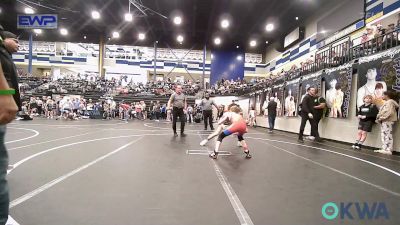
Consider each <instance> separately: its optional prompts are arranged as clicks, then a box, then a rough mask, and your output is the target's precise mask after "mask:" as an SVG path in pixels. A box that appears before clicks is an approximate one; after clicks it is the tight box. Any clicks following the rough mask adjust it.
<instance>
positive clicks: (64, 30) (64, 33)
mask: <svg viewBox="0 0 400 225" xmlns="http://www.w3.org/2000/svg"><path fill="white" fill-rule="evenodd" d="M60 34H61V35H68V30H67V29H65V28H61V29H60Z"/></svg>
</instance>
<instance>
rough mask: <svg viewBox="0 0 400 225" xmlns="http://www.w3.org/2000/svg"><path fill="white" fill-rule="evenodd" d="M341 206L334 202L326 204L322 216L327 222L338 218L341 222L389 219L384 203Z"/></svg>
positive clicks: (349, 203)
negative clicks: (347, 220)
mask: <svg viewBox="0 0 400 225" xmlns="http://www.w3.org/2000/svg"><path fill="white" fill-rule="evenodd" d="M339 206H340V207H338V205H337V204H336V203H334V202H328V203H325V204H324V205H323V206H322V210H321V213H322V216H323V217H324V218H325V219H327V220H334V219H336V218H337V217H338V216H340V219H341V220H344V219H349V220H353V219H360V220H378V219H386V220H388V219H389V212H388V210H387V208H386V205H385V203H383V202H374V203H372V205H371V204H368V203H366V202H363V203H359V202H347V203H345V202H341V203H340V204H339Z"/></svg>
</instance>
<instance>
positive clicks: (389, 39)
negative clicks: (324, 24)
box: [300, 30, 400, 75]
mask: <svg viewBox="0 0 400 225" xmlns="http://www.w3.org/2000/svg"><path fill="white" fill-rule="evenodd" d="M399 35H400V31H399V30H395V31H392V32H389V33H386V34H384V35H380V36H377V37H375V38H373V39H370V40H368V41H360V39H361V38H362V37H360V38H357V39H355V40H353V41H350V39H349V38H346V39H347V40H345V39H342V40H340V41H338V42H336V43H333V44H331V45H330V46H328V47H327V49H326V50H323V51H320V52H317V54H316V55H315V58H314V62H313V63H308V64H306V65H304V66H303V67H302V68H301V69H300V70H301V75H306V74H309V73H313V72H317V71H319V70H322V69H327V68H332V67H337V66H340V65H343V64H345V63H348V62H351V61H353V60H355V59H358V58H361V57H364V56H368V55H373V54H376V53H378V52H382V51H386V50H388V49H390V48H393V47H396V46H399V44H400V37H399ZM357 42H361V43H360V44H357V45H355V44H354V43H357Z"/></svg>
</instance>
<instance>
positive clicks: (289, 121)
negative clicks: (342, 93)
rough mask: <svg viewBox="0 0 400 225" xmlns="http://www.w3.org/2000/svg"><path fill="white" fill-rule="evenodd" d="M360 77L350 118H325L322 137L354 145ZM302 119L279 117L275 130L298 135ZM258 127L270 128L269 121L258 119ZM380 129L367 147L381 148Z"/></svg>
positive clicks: (398, 129)
mask: <svg viewBox="0 0 400 225" xmlns="http://www.w3.org/2000/svg"><path fill="white" fill-rule="evenodd" d="M357 77H358V75H357V74H354V75H353V81H352V87H351V100H350V107H349V116H348V118H343V119H338V118H325V119H323V120H322V121H321V122H320V125H319V132H320V135H321V137H323V138H327V139H331V140H336V141H342V142H348V143H354V141H355V139H356V134H357V128H358V119H357V117H356V99H357V82H358V79H357ZM300 122H301V119H300V117H277V118H276V124H275V128H276V129H278V130H284V131H288V132H294V133H298V132H299V128H300ZM257 125H258V126H261V127H268V120H267V118H266V117H264V116H258V117H257ZM309 132H310V125H309V124H307V126H306V130H305V133H306V134H309ZM393 136H394V137H400V125H399V122H397V123H396V125H395V128H394V134H393ZM380 138H381V136H380V127H379V125H378V124H376V125H375V126H374V127H373V130H372V132H371V133H370V134H369V136H368V138H367V141H366V142H365V145H367V146H371V147H375V148H379V147H380V145H381V143H382V142H381V139H380ZM394 144H395V145H394V149H396V150H397V151H400V138H394Z"/></svg>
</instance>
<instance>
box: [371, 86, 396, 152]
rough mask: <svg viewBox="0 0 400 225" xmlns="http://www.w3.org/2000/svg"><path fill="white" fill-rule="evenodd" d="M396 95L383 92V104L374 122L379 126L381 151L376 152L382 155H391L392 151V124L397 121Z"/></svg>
mask: <svg viewBox="0 0 400 225" xmlns="http://www.w3.org/2000/svg"><path fill="white" fill-rule="evenodd" d="M395 98H396V94H395V93H394V92H391V91H385V93H384V94H383V100H385V103H384V104H383V106H382V107H381V108H380V110H379V113H378V115H377V118H376V122H377V123H380V124H381V138H382V149H380V150H376V151H375V152H379V153H382V154H387V155H391V154H392V151H393V124H394V122H396V121H397V111H396V109H397V108H399V104H398V103H397V102H396V101H395Z"/></svg>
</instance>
